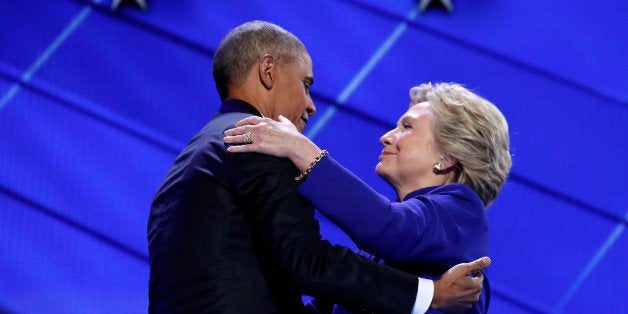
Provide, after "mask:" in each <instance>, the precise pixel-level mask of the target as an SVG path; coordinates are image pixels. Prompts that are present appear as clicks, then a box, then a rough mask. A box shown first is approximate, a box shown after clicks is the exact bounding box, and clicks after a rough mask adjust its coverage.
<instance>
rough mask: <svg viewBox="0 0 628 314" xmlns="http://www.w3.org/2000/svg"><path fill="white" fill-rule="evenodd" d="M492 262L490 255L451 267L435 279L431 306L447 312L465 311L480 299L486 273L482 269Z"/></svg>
mask: <svg viewBox="0 0 628 314" xmlns="http://www.w3.org/2000/svg"><path fill="white" fill-rule="evenodd" d="M490 264H491V259H490V258H489V257H488V256H485V257H482V258H480V259H477V260H475V261H473V262H471V263H462V264H458V265H456V266H454V267H452V268H450V269H449V270H448V271H447V272H445V273H444V274H443V276H442V277H441V278H440V280H437V281H434V298H433V299H432V305H431V308H433V309H437V310H440V311H443V312H446V313H459V312H464V311H465V310H467V309H468V308H470V307H471V306H472V305H473V303H475V302H477V301H478V300H479V299H480V293H481V292H482V281H483V280H484V275H482V272H481V270H482V269H484V268H486V267H487V266H488V265H490Z"/></svg>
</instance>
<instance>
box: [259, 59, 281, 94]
mask: <svg viewBox="0 0 628 314" xmlns="http://www.w3.org/2000/svg"><path fill="white" fill-rule="evenodd" d="M276 67H277V64H276V60H275V57H273V56H271V55H269V54H265V55H263V56H262V57H261V58H260V59H259V64H258V69H259V80H260V82H261V83H262V85H264V87H266V89H268V90H270V89H272V88H273V85H274V83H275V69H276Z"/></svg>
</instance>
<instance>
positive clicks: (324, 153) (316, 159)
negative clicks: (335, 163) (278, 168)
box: [294, 149, 328, 181]
mask: <svg viewBox="0 0 628 314" xmlns="http://www.w3.org/2000/svg"><path fill="white" fill-rule="evenodd" d="M327 154H328V153H327V151H326V150H324V149H323V150H322V151H321V152H320V154H318V156H316V157H314V160H312V162H311V163H310V164H309V166H307V168H306V169H305V171H303V172H301V174H299V175H298V176H297V177H296V178H294V179H295V180H296V181H303V180H304V179H305V177H307V176H308V175H309V174H310V172H311V171H312V169H313V168H314V166H316V164H317V163H318V162H319V161H321V159H323V158H324V157H325V156H327Z"/></svg>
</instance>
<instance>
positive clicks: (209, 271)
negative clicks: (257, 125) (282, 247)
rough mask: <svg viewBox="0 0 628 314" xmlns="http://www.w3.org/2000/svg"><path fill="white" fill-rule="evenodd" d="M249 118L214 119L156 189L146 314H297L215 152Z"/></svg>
mask: <svg viewBox="0 0 628 314" xmlns="http://www.w3.org/2000/svg"><path fill="white" fill-rule="evenodd" d="M254 113H255V112H251V113H246V114H245V113H228V114H222V115H218V116H217V117H216V118H214V119H213V120H212V121H211V122H210V123H208V124H207V125H206V126H205V128H204V129H203V130H201V131H200V132H199V133H198V134H197V135H196V136H195V137H194V138H193V139H192V140H191V141H190V143H189V144H188V146H187V147H186V148H185V149H184V151H183V152H182V153H181V154H180V155H179V157H178V158H177V159H176V161H175V162H174V164H173V166H172V168H171V169H170V171H169V172H168V174H167V175H166V178H165V180H164V183H163V184H162V186H161V187H160V188H159V190H158V192H157V194H156V196H155V199H154V201H153V204H152V208H151V213H150V217H149V223H148V239H149V252H150V262H151V278H150V289H149V290H150V291H149V299H150V306H149V312H151V313H153V312H155V313H157V312H159V313H162V312H180V313H191V312H211V313H231V312H233V313H253V312H255V313H275V312H277V311H281V312H287V311H290V312H295V311H300V310H301V308H302V304H301V302H300V296H299V295H298V294H296V290H297V289H296V288H295V287H293V286H291V285H289V284H288V283H287V282H286V281H285V280H284V279H283V276H282V275H281V274H280V273H279V272H277V270H276V268H275V267H274V266H272V265H273V264H271V263H270V262H269V256H268V255H269V254H268V253H267V250H264V249H262V245H263V244H262V243H261V237H260V236H259V234H257V232H258V228H257V227H256V224H255V223H254V222H253V221H252V219H253V218H252V217H250V215H251V214H254V212H251V211H252V210H251V209H250V208H247V206H248V205H249V204H247V202H248V201H247V200H246V199H242V195H239V194H238V193H237V192H236V191H235V188H233V184H234V183H233V181H234V180H238V179H237V178H235V177H236V176H237V169H234V167H233V164H231V163H230V162H229V160H226V159H229V158H230V156H229V155H227V154H228V153H227V152H226V151H225V149H224V144H222V132H223V131H224V129H226V128H228V127H230V126H232V125H233V123H234V122H236V121H238V120H239V119H241V118H243V117H245V116H248V115H250V114H254ZM246 209H248V212H247V210H246ZM265 275H266V276H265ZM266 278H272V282H270V283H269V282H267V280H266ZM269 284H271V285H273V287H272V288H273V289H272V291H273V296H272V297H271V293H270V292H269V289H268V285H269Z"/></svg>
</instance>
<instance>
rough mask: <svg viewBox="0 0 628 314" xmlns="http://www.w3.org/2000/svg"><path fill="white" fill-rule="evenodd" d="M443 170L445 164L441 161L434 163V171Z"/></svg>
mask: <svg viewBox="0 0 628 314" xmlns="http://www.w3.org/2000/svg"><path fill="white" fill-rule="evenodd" d="M441 170H443V164H441V163H440V162H437V163H436V164H434V173H439V172H440V171H441Z"/></svg>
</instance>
